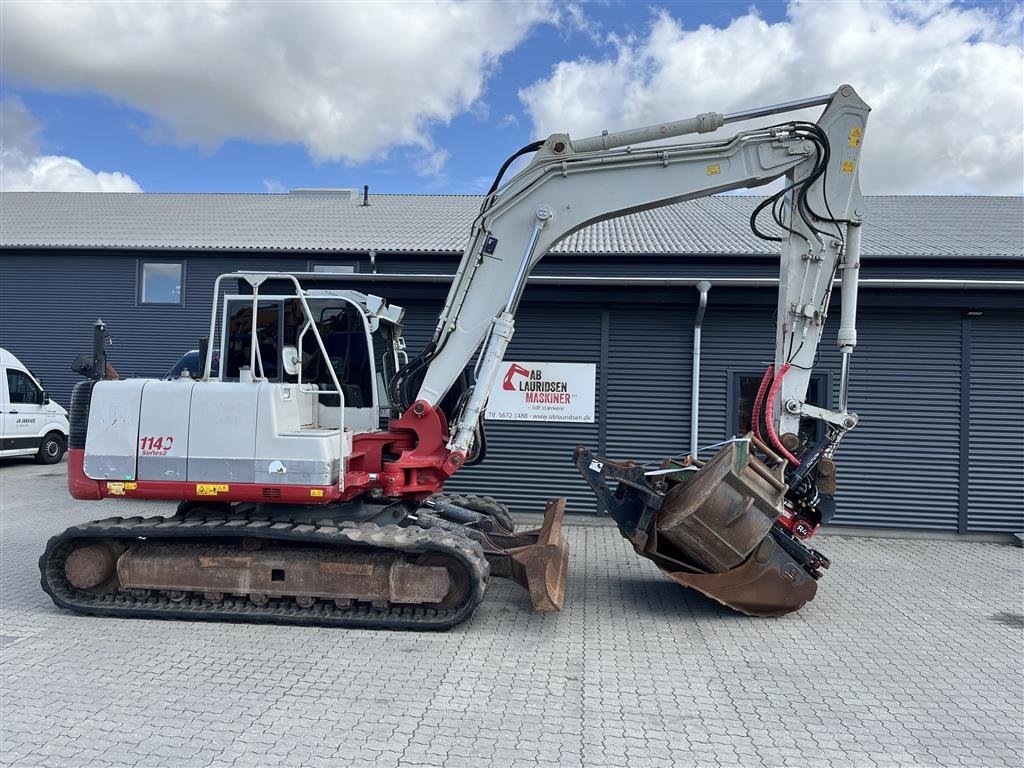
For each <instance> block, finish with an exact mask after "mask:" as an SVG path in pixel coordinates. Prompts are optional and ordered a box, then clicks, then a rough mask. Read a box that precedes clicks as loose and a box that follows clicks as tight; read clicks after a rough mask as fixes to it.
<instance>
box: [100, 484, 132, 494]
mask: <svg viewBox="0 0 1024 768" xmlns="http://www.w3.org/2000/svg"><path fill="white" fill-rule="evenodd" d="M138 487H139V484H138V483H107V493H109V494H111V495H113V496H124V492H125V491H134V490H135V489H136V488H138Z"/></svg>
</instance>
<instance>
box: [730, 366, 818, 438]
mask: <svg viewBox="0 0 1024 768" xmlns="http://www.w3.org/2000/svg"><path fill="white" fill-rule="evenodd" d="M763 376H764V371H761V372H759V373H756V372H754V371H729V434H730V435H745V434H747V433H748V432H750V431H751V426H750V425H751V422H750V416H751V412H752V411H753V409H754V399H755V398H756V397H757V389H758V387H759V386H761V378H762V377H763ZM828 392H829V380H828V374H826V373H813V374H811V379H810V381H809V382H808V385H807V402H808V403H809V404H810V405H816V406H818V407H820V408H827V407H828ZM824 435H825V427H824V425H823V424H822V423H821V422H820V421H818V420H817V419H801V420H800V442H801V444H803V445H813V444H814V443H816V442H817V441H819V440H820V439H821V438H822V437H824Z"/></svg>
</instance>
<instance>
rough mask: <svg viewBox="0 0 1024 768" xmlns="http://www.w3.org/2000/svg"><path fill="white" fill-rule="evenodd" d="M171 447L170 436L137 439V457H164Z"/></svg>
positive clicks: (171, 440) (172, 440) (172, 439)
mask: <svg viewBox="0 0 1024 768" xmlns="http://www.w3.org/2000/svg"><path fill="white" fill-rule="evenodd" d="M173 446H174V438H173V437H172V436H171V435H162V436H159V437H152V436H146V437H143V438H140V439H139V456H166V455H167V453H168V452H169V451H170V450H171V448H172V447H173Z"/></svg>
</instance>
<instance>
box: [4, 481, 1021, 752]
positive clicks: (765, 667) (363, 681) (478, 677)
mask: <svg viewBox="0 0 1024 768" xmlns="http://www.w3.org/2000/svg"><path fill="white" fill-rule="evenodd" d="M63 472H64V468H63V466H58V467H37V466H35V465H32V464H26V463H22V462H12V461H0V547H2V549H0V673H2V686H0V716H2V720H0V765H4V766H99V767H101V768H113V767H114V766H152V767H153V768H171V767H173V766H190V767H191V766H210V767H211V768H214V767H216V768H228V767H229V766H264V765H265V766H382V767H387V766H451V768H456V767H457V766H467V768H481V767H482V766H489V765H494V766H531V767H532V766H623V767H625V766H629V767H630V768H635V767H637V766H666V768H668V767H669V766H673V767H674V766H705V765H707V766H744V767H746V766H790V765H799V766H829V765H834V766H961V765H962V766H1020V765H1021V764H1022V763H1024V669H1022V663H1021V662H1022V658H1024V643H1022V640H1024V590H1022V573H1024V551H1022V550H1020V549H1017V548H1014V547H1011V546H1006V545H1001V544H986V543H978V542H967V541H921V540H883V539H853V538H845V537H837V536H832V537H825V536H823V537H819V539H818V540H817V541H819V542H820V543H819V544H818V545H817V546H818V548H819V549H822V550H823V551H825V552H826V553H827V554H829V555H830V556H831V557H832V559H833V561H834V563H835V565H834V566H833V568H832V570H831V572H829V573H827V574H826V576H825V578H824V579H823V581H822V584H821V589H820V590H819V593H818V598H817V599H816V600H815V601H814V602H813V603H811V604H810V605H808V606H806V607H805V608H804V609H803V610H802V611H801V612H800V613H798V614H795V615H791V616H788V617H785V618H781V619H752V618H747V617H743V616H739V615H736V614H733V613H731V612H729V611H727V610H726V609H724V608H721V607H720V606H718V605H717V604H715V603H712V602H710V601H708V600H706V599H704V598H703V597H701V596H700V595H697V594H695V593H692V592H688V591H686V590H683V589H682V588H680V587H678V586H676V585H675V584H672V583H671V582H669V581H667V580H666V579H664V578H663V577H662V576H661V575H660V574H659V573H658V572H657V571H656V569H655V568H654V567H653V566H652V565H651V564H650V563H648V562H647V561H645V560H641V559H639V558H637V557H636V556H635V555H634V554H633V552H632V551H631V549H630V548H629V546H628V544H627V543H626V542H625V541H624V540H623V539H622V538H621V537H619V535H618V534H617V532H616V531H615V529H614V528H611V527H607V526H592V525H591V526H572V525H571V520H570V527H569V528H568V530H567V533H568V537H569V541H570V546H571V548H572V551H571V561H570V579H569V584H568V592H567V596H566V609H565V610H564V611H562V612H561V613H560V614H555V615H549V616H540V615H535V614H532V613H530V612H529V610H528V602H527V599H526V597H525V594H523V593H522V592H520V591H519V589H518V587H516V586H514V585H511V584H508V583H505V582H503V581H501V580H495V581H492V582H491V584H490V586H489V587H488V593H487V597H486V598H485V600H484V603H483V604H482V605H481V607H480V609H479V610H478V612H477V614H476V616H475V617H474V618H473V619H472V620H471V621H470V622H469V623H467V624H464V625H462V626H461V627H459V628H457V629H455V630H453V631H451V632H449V633H446V634H402V633H395V632H367V631H346V630H336V629H304V628H293V627H275V626H251V625H241V624H206V623H178V622H163V621H141V620H112V619H96V618H89V617H82V616H75V615H71V614H68V613H65V612H63V611H60V610H58V609H56V608H55V607H54V606H53V605H52V603H51V602H50V600H49V598H48V597H47V596H46V595H45V594H43V592H42V591H41V590H40V588H39V576H38V568H37V565H36V560H37V558H38V556H39V554H40V553H41V552H42V550H43V546H44V544H45V541H46V539H47V538H48V537H49V536H50V535H52V534H54V533H57V532H58V531H60V530H62V529H63V528H65V527H67V526H68V525H70V524H72V523H74V522H79V521H81V520H84V519H89V518H98V517H106V516H109V515H111V514H126V515H127V514H128V513H129V512H131V513H133V514H156V513H158V512H159V511H162V510H165V509H166V507H164V506H157V505H151V504H133V503H129V502H122V503H120V504H118V503H114V502H110V503H100V504H89V503H72V502H71V500H70V499H69V498H68V497H67V493H66V491H65V490H64V486H63V483H64V479H63Z"/></svg>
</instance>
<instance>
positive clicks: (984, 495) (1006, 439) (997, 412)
mask: <svg viewBox="0 0 1024 768" xmlns="http://www.w3.org/2000/svg"><path fill="white" fill-rule="evenodd" d="M968 321H969V323H970V333H969V337H970V360H971V363H970V407H969V419H968V425H969V439H968V449H969V456H970V464H969V471H968V485H967V527H968V530H972V531H1024V436H1022V431H1021V430H1022V427H1024V312H1011V311H1004V312H985V313H983V314H982V315H981V316H979V317H971V318H969V320H968Z"/></svg>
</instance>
